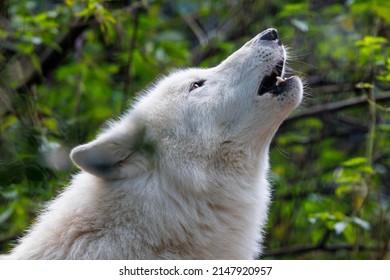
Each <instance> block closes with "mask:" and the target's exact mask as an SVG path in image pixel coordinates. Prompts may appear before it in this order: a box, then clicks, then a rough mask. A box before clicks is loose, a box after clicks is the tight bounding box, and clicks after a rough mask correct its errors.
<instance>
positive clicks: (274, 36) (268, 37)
mask: <svg viewBox="0 0 390 280" xmlns="http://www.w3.org/2000/svg"><path fill="white" fill-rule="evenodd" d="M259 39H260V40H263V41H277V42H278V44H279V45H281V44H282V42H281V41H280V39H279V34H278V31H276V29H275V28H268V29H266V30H264V31H263V32H261V33H260V38H259Z"/></svg>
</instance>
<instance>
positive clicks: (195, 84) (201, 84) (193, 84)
mask: <svg viewBox="0 0 390 280" xmlns="http://www.w3.org/2000/svg"><path fill="white" fill-rule="evenodd" d="M205 81H206V80H200V81H197V82H193V83H192V84H191V85H190V91H193V90H194V89H197V88H200V87H201V86H203V84H204V82H205Z"/></svg>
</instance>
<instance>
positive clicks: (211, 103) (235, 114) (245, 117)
mask: <svg viewBox="0 0 390 280" xmlns="http://www.w3.org/2000/svg"><path fill="white" fill-rule="evenodd" d="M285 62H286V51H285V49H284V47H283V45H282V44H281V41H280V39H279V37H278V34H277V32H276V30H275V29H267V30H265V31H263V32H262V33H260V34H258V35H257V36H256V37H254V38H253V39H252V40H250V41H249V42H247V43H246V44H245V45H244V46H243V47H241V48H240V49H239V50H237V51H236V52H235V53H233V54H232V55H231V56H229V57H228V58H227V59H226V60H224V61H223V62H222V63H221V64H219V65H218V66H216V67H213V68H209V69H200V68H189V69H185V70H179V71H176V72H174V73H171V74H170V75H168V76H166V77H164V78H162V79H160V80H159V81H158V82H156V83H155V84H154V86H153V87H152V88H151V89H150V90H149V91H148V92H146V93H145V94H144V95H143V96H142V97H141V98H140V99H139V100H138V102H136V104H135V105H134V106H133V107H132V108H131V109H130V110H129V111H128V112H127V113H126V114H125V115H124V116H122V118H121V119H120V120H119V121H118V122H115V123H113V124H112V125H111V126H110V128H109V129H107V130H106V131H104V132H103V133H101V134H100V135H99V136H98V137H97V138H96V139H95V140H94V141H92V142H90V143H88V144H85V145H81V146H79V147H76V148H75V149H73V151H72V153H71V158H72V159H73V161H74V162H75V163H76V164H77V165H78V166H79V167H80V168H81V169H83V170H85V171H87V172H89V173H91V174H93V175H95V176H97V177H99V178H102V179H103V180H121V179H124V178H127V179H130V178H132V177H134V176H142V174H147V173H150V172H153V170H159V172H162V173H163V174H164V176H165V177H166V178H168V179H167V180H169V178H172V181H175V182H177V183H178V184H179V185H184V186H191V189H192V190H194V189H195V191H199V190H204V189H208V188H209V187H210V186H209V185H210V182H215V180H214V179H215V178H214V177H218V178H222V177H223V178H227V177H229V176H232V177H237V175H238V174H237V172H238V173H240V172H241V173H246V172H248V173H256V172H258V169H259V168H261V166H262V165H264V166H265V167H264V168H266V166H267V163H266V161H267V151H268V147H269V144H270V142H271V139H272V137H273V135H274V134H275V132H276V130H277V128H278V127H279V125H280V124H281V123H282V121H283V120H284V119H285V118H286V117H287V116H288V114H289V113H290V112H291V111H292V110H293V109H294V108H295V107H296V106H297V105H298V104H299V103H300V101H301V98H302V94H303V89H302V83H301V81H300V79H299V78H298V77H295V76H293V77H290V78H283V75H284V72H285V71H284V69H285ZM221 173H222V174H225V176H220V174H221ZM229 174H230V175H229ZM220 180H221V179H220ZM221 184H224V183H223V182H221ZM194 186H195V187H194Z"/></svg>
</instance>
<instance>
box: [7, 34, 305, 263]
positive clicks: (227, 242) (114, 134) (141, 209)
mask: <svg viewBox="0 0 390 280" xmlns="http://www.w3.org/2000/svg"><path fill="white" fill-rule="evenodd" d="M260 35H261V34H259V35H258V36H256V37H255V38H253V39H252V40H251V41H249V42H248V43H246V44H245V45H244V46H243V47H242V48H241V49H239V50H238V51H236V52H235V53H234V54H232V55H231V56H230V57H228V58H227V59H226V60H225V61H223V62H222V63H221V64H220V65H218V66H216V67H214V68H210V69H197V68H192V69H187V70H180V71H177V72H175V73H172V74H170V75H169V76H167V77H165V78H163V79H161V80H160V81H158V82H157V83H156V84H155V85H154V87H153V88H152V89H151V90H149V91H148V92H147V93H145V94H144V95H143V96H142V97H141V98H140V100H138V102H136V104H135V105H134V106H133V108H132V109H131V110H129V111H128V112H127V113H126V114H125V115H124V116H123V117H122V118H121V119H120V120H119V121H117V122H115V123H112V124H111V126H110V128H109V129H107V130H106V131H104V132H103V133H101V134H100V135H99V136H98V137H97V138H96V140H94V141H92V142H90V143H88V144H85V145H82V146H79V147H77V148H75V149H74V150H73V151H72V154H71V157H72V159H73V160H74V162H75V163H76V164H77V165H78V166H79V167H80V168H81V169H83V171H81V173H79V174H78V175H76V176H75V177H74V178H73V180H72V182H71V184H70V186H69V187H67V188H66V189H65V190H64V191H63V192H62V193H61V194H60V195H59V196H58V197H57V198H56V199H55V200H53V201H52V202H50V203H49V204H48V206H47V209H46V210H45V211H44V212H43V213H42V214H41V215H40V216H39V217H38V220H37V222H36V223H35V224H34V225H33V226H32V228H31V229H30V231H29V232H28V233H27V235H26V236H25V237H23V238H22V239H21V240H20V243H19V245H17V246H16V247H15V248H14V250H13V251H12V253H11V254H10V255H8V256H7V258H10V259H252V258H254V257H256V256H257V255H258V254H260V253H261V241H262V229H263V227H264V224H265V222H266V218H267V209H268V204H269V201H270V188H269V184H268V182H267V179H266V176H267V170H268V149H269V145H270V142H271V139H272V137H273V135H274V134H275V132H276V130H277V128H278V126H279V125H280V124H281V122H282V121H283V120H284V119H285V118H286V117H287V115H288V114H289V113H290V112H291V111H292V110H293V109H294V108H295V107H296V106H297V105H298V104H299V102H300V100H301V98H302V84H301V82H300V80H299V79H298V78H296V77H294V78H292V80H291V81H290V82H289V86H287V87H286V89H285V91H284V92H283V93H281V94H280V95H278V96H275V95H273V94H270V93H266V94H264V95H261V96H260V95H258V94H257V90H258V88H259V85H260V82H261V81H262V79H263V78H264V76H266V75H269V74H270V73H271V71H272V68H273V67H274V66H275V64H276V63H277V62H278V61H279V60H281V59H282V60H283V59H285V56H286V54H285V50H284V48H283V47H282V46H280V45H278V44H277V43H276V42H275V41H264V40H260V39H259V38H260V37H259V36H260ZM200 80H205V82H204V85H203V86H201V87H199V88H196V89H194V90H191V91H190V86H191V83H192V82H196V81H200Z"/></svg>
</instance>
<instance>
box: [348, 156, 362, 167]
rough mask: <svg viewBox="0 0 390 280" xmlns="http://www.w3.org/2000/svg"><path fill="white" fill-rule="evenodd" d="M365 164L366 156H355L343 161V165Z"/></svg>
mask: <svg viewBox="0 0 390 280" xmlns="http://www.w3.org/2000/svg"><path fill="white" fill-rule="evenodd" d="M365 164H367V158H365V157H355V158H351V159H349V160H347V161H344V162H343V166H345V167H354V166H360V165H365Z"/></svg>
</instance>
